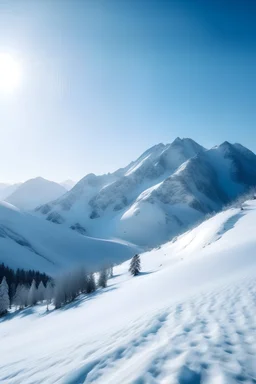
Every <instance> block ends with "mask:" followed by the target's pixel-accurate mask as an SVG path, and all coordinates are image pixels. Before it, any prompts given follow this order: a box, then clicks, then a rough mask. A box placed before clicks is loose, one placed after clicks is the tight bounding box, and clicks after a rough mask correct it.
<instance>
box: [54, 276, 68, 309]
mask: <svg viewBox="0 0 256 384" xmlns="http://www.w3.org/2000/svg"><path fill="white" fill-rule="evenodd" d="M65 291H66V290H65V278H64V277H63V276H60V277H58V279H56V280H55V287H54V292H53V301H54V305H55V309H58V308H60V307H61V306H62V305H63V304H65V303H66V300H67V299H66V293H65Z"/></svg>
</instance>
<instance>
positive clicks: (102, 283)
mask: <svg viewBox="0 0 256 384" xmlns="http://www.w3.org/2000/svg"><path fill="white" fill-rule="evenodd" d="M107 281H108V272H107V270H106V269H105V268H104V269H102V271H100V276H99V280H98V286H99V287H101V288H106V286H107Z"/></svg>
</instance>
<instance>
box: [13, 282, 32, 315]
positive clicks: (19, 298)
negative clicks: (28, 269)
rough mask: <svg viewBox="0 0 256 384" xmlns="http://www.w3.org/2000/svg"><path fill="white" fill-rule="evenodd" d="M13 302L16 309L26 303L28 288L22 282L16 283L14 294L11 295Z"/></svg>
mask: <svg viewBox="0 0 256 384" xmlns="http://www.w3.org/2000/svg"><path fill="white" fill-rule="evenodd" d="M13 304H14V305H15V306H16V309H18V308H19V309H23V308H24V307H26V306H27V305H28V288H27V287H25V286H24V285H23V284H18V285H17V288H16V292H15V295H14V297H13Z"/></svg>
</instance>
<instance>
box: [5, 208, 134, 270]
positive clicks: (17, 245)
mask: <svg viewBox="0 0 256 384" xmlns="http://www.w3.org/2000/svg"><path fill="white" fill-rule="evenodd" d="M135 251H136V248H134V247H133V246H131V245H129V246H128V245H126V244H121V243H118V242H115V241H107V240H100V239H96V238H89V237H87V236H82V235H80V234H78V233H77V232H75V231H71V230H69V229H67V228H64V227H61V226H57V225H54V224H53V223H50V222H48V221H46V220H42V219H40V218H37V217H35V216H33V215H31V214H29V213H25V212H22V211H20V210H19V209H18V208H15V207H14V206H11V205H10V204H8V203H4V202H2V203H0V262H4V263H5V264H6V265H8V266H9V267H12V268H24V269H27V270H28V269H36V270H40V271H41V272H46V273H48V274H50V275H52V274H55V273H57V272H59V271H60V270H61V269H66V268H69V267H70V266H74V264H84V265H85V266H87V268H88V269H90V268H93V269H94V268H99V266H100V265H103V264H109V263H110V262H115V263H116V262H121V261H124V260H126V259H128V258H129V257H130V256H131V255H132V254H134V252H135Z"/></svg>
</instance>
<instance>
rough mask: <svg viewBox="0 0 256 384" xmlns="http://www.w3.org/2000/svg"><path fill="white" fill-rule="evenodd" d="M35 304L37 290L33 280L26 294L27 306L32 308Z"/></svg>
mask: <svg viewBox="0 0 256 384" xmlns="http://www.w3.org/2000/svg"><path fill="white" fill-rule="evenodd" d="M36 303H37V288H36V282H35V280H33V281H32V284H31V286H30V288H29V292H28V305H30V306H32V305H35V304H36Z"/></svg>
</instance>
